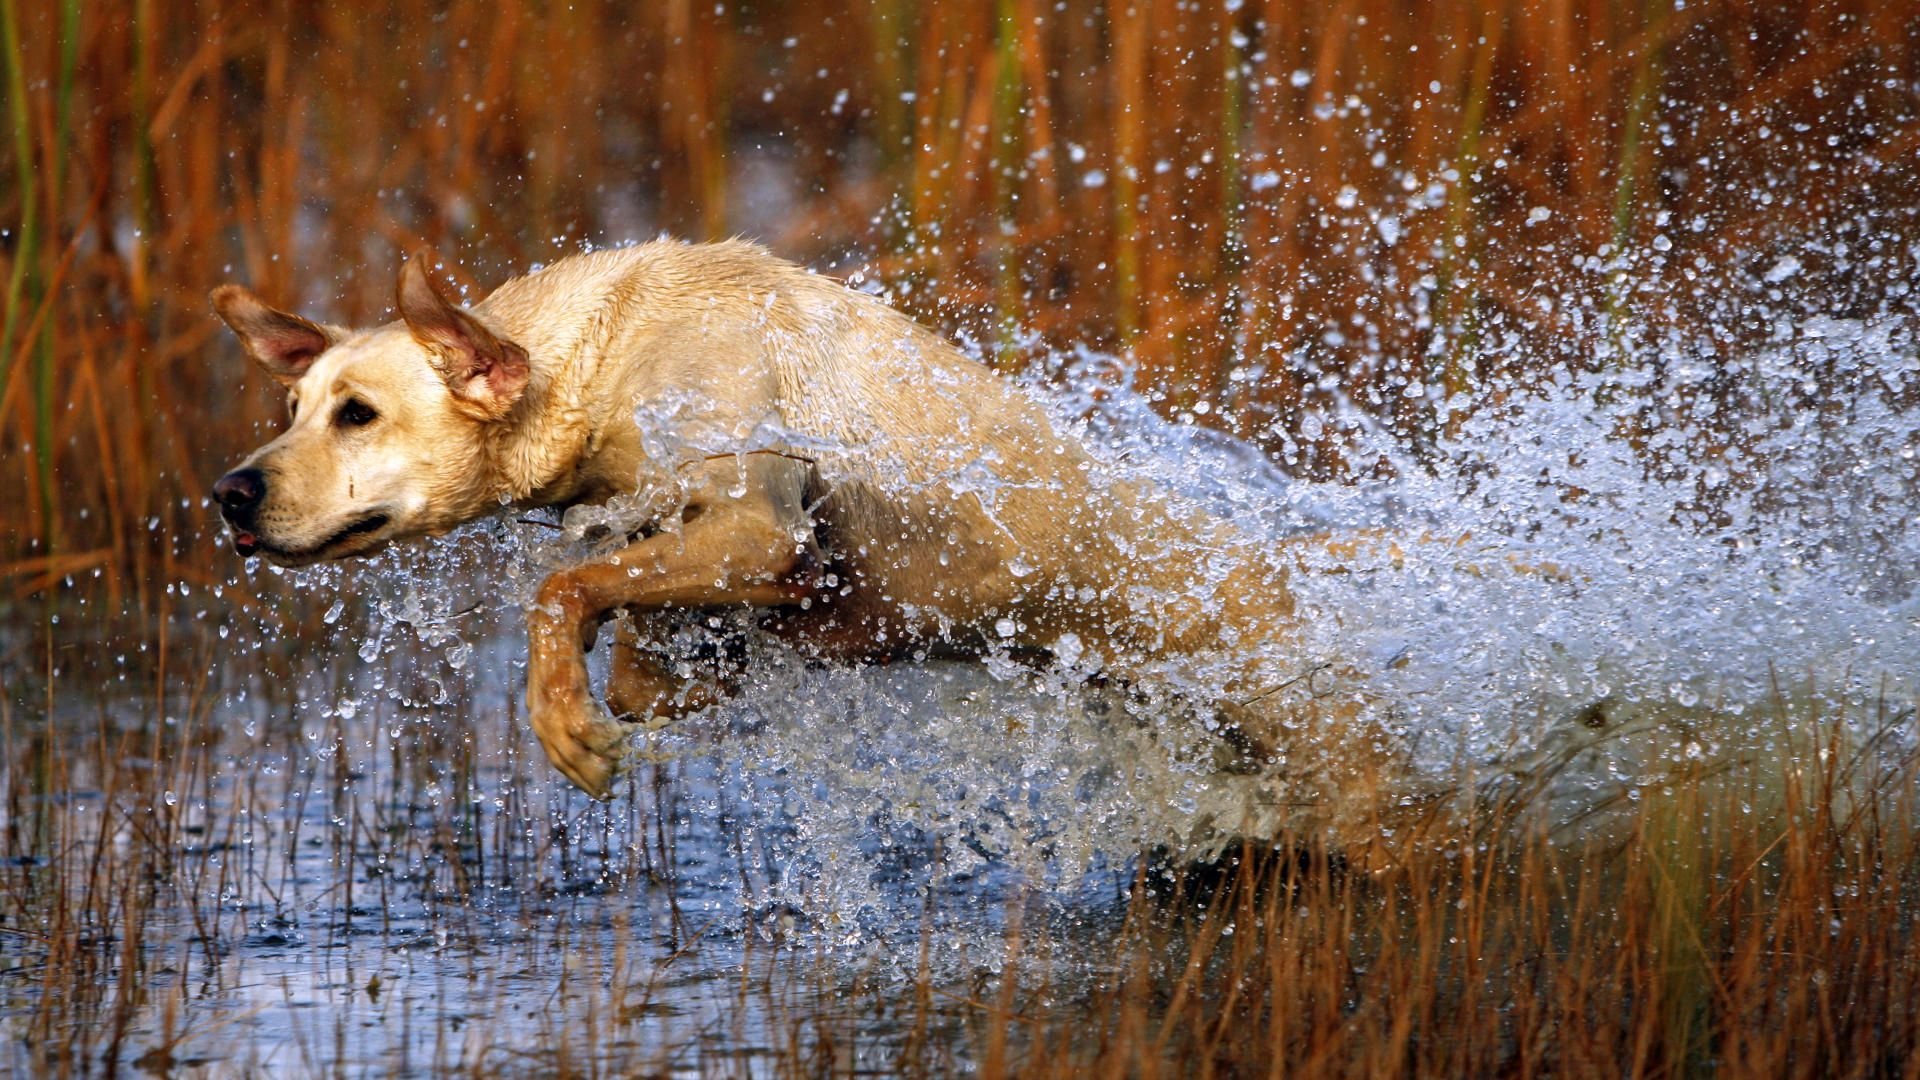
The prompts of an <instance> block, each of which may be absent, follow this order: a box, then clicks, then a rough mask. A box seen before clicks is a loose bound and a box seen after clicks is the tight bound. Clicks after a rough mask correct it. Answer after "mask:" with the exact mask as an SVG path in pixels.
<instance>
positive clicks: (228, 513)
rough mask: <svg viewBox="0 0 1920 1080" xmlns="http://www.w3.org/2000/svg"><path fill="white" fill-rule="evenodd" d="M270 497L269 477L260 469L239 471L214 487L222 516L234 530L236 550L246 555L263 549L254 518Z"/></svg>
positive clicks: (223, 478) (229, 474) (233, 472)
mask: <svg viewBox="0 0 1920 1080" xmlns="http://www.w3.org/2000/svg"><path fill="white" fill-rule="evenodd" d="M266 497H267V477H266V474H265V473H263V472H261V471H260V470H259V469H235V470H233V471H232V472H230V473H228V474H227V475H225V476H223V477H221V478H220V481H219V482H218V483H216V484H214V485H213V498H214V501H215V502H217V503H219V504H220V516H221V517H223V518H225V519H227V524H228V525H231V526H232V527H233V550H235V551H237V552H239V553H240V554H242V555H251V554H253V553H254V552H255V551H258V550H259V549H260V538H259V537H257V536H255V535H254V534H253V515H254V512H255V511H257V510H259V509H260V503H261V501H262V500H264V499H265V498H266Z"/></svg>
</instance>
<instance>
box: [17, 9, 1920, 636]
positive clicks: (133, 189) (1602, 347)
mask: <svg viewBox="0 0 1920 1080" xmlns="http://www.w3.org/2000/svg"><path fill="white" fill-rule="evenodd" d="M0 15H4V31H5V34H4V42H3V43H0V47H3V48H4V53H5V56H4V60H5V82H4V93H5V107H4V110H3V111H0V116H4V122H5V123H6V124H7V126H8V132H9V137H8V138H7V139H5V140H4V141H0V226H3V227H4V234H3V236H0V260H3V262H0V271H3V276H4V287H5V295H4V303H5V311H4V319H3V320H0V322H3V323H4V328H3V329H0V506H4V507H5V510H4V517H3V518H0V574H4V575H5V576H4V577H0V591H4V592H6V593H7V594H9V595H12V596H15V597H18V596H21V595H26V594H30V593H32V592H35V591H39V590H44V589H46V588H48V587H49V586H51V585H54V584H56V583H58V582H60V581H61V580H63V579H67V578H69V577H75V576H77V577H79V578H80V579H81V580H85V581H97V582H100V583H101V585H100V587H101V588H104V589H106V590H107V591H108V592H109V593H110V594H111V597H112V599H113V600H114V602H115V603H116V604H117V603H118V602H119V601H121V600H132V601H137V602H139V603H140V604H141V605H142V607H144V606H145V605H146V604H147V603H148V602H149V601H150V600H151V599H152V597H150V596H149V595H148V593H149V592H150V590H151V589H153V588H156V587H158V586H156V585H154V584H153V583H154V582H170V581H176V580H179V581H193V580H196V578H199V577H204V578H205V579H206V580H207V581H214V580H217V575H215V574H214V573H213V572H212V571H211V570H201V569H198V568H197V567H198V564H200V563H202V562H205V561H206V560H205V557H204V555H203V554H201V553H200V551H201V549H205V548H208V547H210V545H206V544H204V543H201V541H202V540H203V538H204V537H206V536H208V535H210V530H209V522H208V518H209V517H210V515H209V513H208V511H207V509H206V508H205V506H204V504H203V502H202V499H203V495H202V493H203V492H204V491H205V490H206V488H207V486H208V484H209V482H210V480H211V478H212V477H213V476H214V475H215V474H216V473H217V472H218V471H219V469H220V468H221V467H222V465H223V463H225V462H227V461H229V460H230V459H232V458H234V457H236V456H238V455H239V454H240V453H242V452H243V451H244V450H246V449H247V448H249V447H250V446H251V445H253V444H254V443H255V442H256V441H257V440H258V438H259V437H260V435H261V434H262V433H263V432H264V431H265V430H266V425H269V424H271V423H273V422H275V421H276V420H277V418H278V416H279V413H280V404H279V402H278V401H277V399H276V395H275V394H274V393H273V392H272V390H271V389H270V388H268V387H265V386H262V385H260V382H261V380H255V379H252V378H250V377H249V376H248V375H247V373H246V372H245V370H244V369H243V365H242V364H241V363H240V361H239V358H238V354H237V351H236V350H235V349H233V348H232V347H231V346H230V345H229V344H228V343H227V342H226V341H225V340H224V335H223V333H222V332H221V330H220V328H219V325H218V323H217V322H216V321H215V320H214V319H213V318H212V317H211V315H210V313H209V310H208V307H207V303H206V299H205V297H206V294H207V291H208V289H209V288H211V287H212V286H214V285H216V284H219V283H221V282H223V281H228V280H238V281H243V282H246V283H249V284H251V285H252V286H253V287H255V288H256V289H258V290H259V291H261V292H262V293H263V294H265V295H266V296H268V297H270V298H273V299H275V300H276V301H279V302H281V303H283V304H285V305H288V306H293V307H297V308H298V309H300V310H303V311H306V312H307V313H309V314H311V315H315V316H318V317H324V318H326V319H330V320H335V321H341V322H348V323H363V322H368V321H373V320H380V319H382V318H384V317H385V313H386V309H387V305H388V303H389V298H390V296H391V290H392V281H393V276H392V275H393V273H394V269H395V266H396V263H397V260H398V257H399V253H400V252H401V251H403V250H405V249H407V248H409V247H411V246H412V245H416V244H420V243H426V244H431V245H434V246H435V247H436V248H438V249H439V250H440V251H441V252H442V253H443V254H444V255H445V256H447V257H448V258H450V259H451V260H452V261H454V262H455V263H457V264H458V266H459V267H461V268H462V272H464V273H465V274H467V275H469V277H468V281H469V283H470V284H472V285H474V286H476V287H478V288H480V289H484V288H487V287H490V286H492V285H493V284H496V283H498V282H499V281H500V280H502V279H504V278H505V277H508V276H510V275H512V274H515V273H521V272H525V271H526V270H527V269H529V268H531V267H532V266H534V265H536V264H538V263H541V262H544V261H550V260H552V259H554V258H557V257H559V256H561V255H563V254H565V253H567V252H570V251H574V250H577V249H578V248H579V247H580V246H581V245H582V244H595V245H607V244H617V243H624V242H629V241H634V240H642V239H648V238H651V237H653V236H655V235H657V234H659V233H661V232H668V233H671V234H673V235H677V236H681V237H686V238H689V239H704V238H716V237H722V236H726V235H730V234H734V233H741V234H745V235H748V236H752V237H755V238H757V239H759V240H762V241H763V242H765V243H767V244H768V245H769V246H771V247H772V248H773V249H774V250H776V251H777V252H779V253H781V254H783V255H786V256H789V257H792V258H795V259H799V260H802V261H805V262H807V263H809V264H811V265H813V266H816V267H819V268H821V269H824V270H828V271H831V272H836V273H841V274H845V275H847V276H849V277H851V278H853V279H854V280H856V281H857V282H860V283H868V282H875V283H878V284H879V286H881V287H883V288H884V289H885V290H886V291H887V293H888V294H889V295H890V296H891V297H892V298H893V299H894V300H895V302H897V303H900V304H902V305H903V306H905V307H906V308H908V309H910V310H911V311H913V313H914V314H916V315H917V316H919V317H921V318H923V319H926V320H928V321H930V322H933V323H935V324H937V325H939V326H941V327H942V328H943V329H946V330H948V331H949V332H955V333H959V334H961V335H964V336H965V337H967V338H968V339H969V340H970V341H971V342H972V343H974V345H975V346H976V347H977V348H978V349H979V351H980V352H981V353H982V355H983V356H985V357H986V358H988V359H989V360H990V361H992V362H994V363H997V364H999V365H1001V366H1003V367H1006V368H1018V367H1022V366H1025V365H1027V364H1030V363H1031V362H1032V361H1033V359H1034V358H1035V357H1038V356H1041V355H1044V354H1045V353H1046V351H1047V350H1048V349H1049V348H1055V347H1060V346H1064V345H1072V344H1085V345H1089V346H1092V347H1096V348H1100V349H1112V350H1121V351H1125V352H1127V353H1129V354H1130V355H1131V357H1132V358H1133V360H1134V362H1135V364H1136V365H1137V376H1136V377H1137V379H1138V381H1139V382H1140V383H1141V384H1142V385H1143V386H1144V387H1145V388H1147V389H1148V390H1149V391H1151V392H1152V393H1153V394H1154V395H1155V397H1156V400H1157V401H1158V402H1159V403H1160V404H1161V406H1162V407H1164V409H1165V410H1166V411H1167V412H1168V413H1169V414H1173V415H1180V416H1183V417H1187V418H1192V419H1195V420H1197V421H1198V422H1201V423H1206V424H1210V425H1214V426H1219V427H1222V428H1225V429H1227V430H1230V431H1233V432H1235V433H1237V434H1239V435H1242V436H1245V437H1249V438H1253V439H1255V440H1258V441H1259V442H1260V443H1261V444H1262V445H1263V446H1265V447H1266V448H1267V449H1268V450H1270V451H1271V452H1273V453H1274V454H1275V455H1276V457H1277V458H1278V459H1279V460H1281V461H1282V462H1283V463H1284V464H1286V465H1287V466H1288V467H1290V468H1292V469H1294V470H1296V471H1298V472H1302V473H1306V474H1312V475H1337V474H1339V473H1340V472H1342V471H1351V470H1353V469H1355V468H1364V467H1365V466H1366V464H1367V463H1365V462H1350V461H1343V460H1341V458H1340V456H1339V454H1338V448H1337V446H1336V445H1335V440H1334V437H1333V436H1332V435H1330V434H1328V429H1326V428H1324V427H1323V426H1322V425H1321V423H1320V422H1319V421H1318V420H1317V419H1315V417H1316V416H1318V415H1319V412H1318V411H1317V410H1322V409H1324V408H1326V407H1329V406H1330V405H1337V406H1339V407H1342V408H1354V409H1360V410H1368V411H1371V412H1372V413H1373V414H1375V415H1378V416H1380V417H1382V418H1383V419H1384V420H1385V421H1386V422H1387V423H1388V424H1389V425H1391V427H1392V428H1393V430H1395V431H1396V432H1397V433H1399V434H1400V435H1402V436H1403V437H1405V438H1406V439H1408V440H1409V441H1410V442H1412V443H1413V444H1415V445H1416V446H1417V444H1418V443H1419V442H1420V441H1421V440H1422V439H1423V438H1429V437H1430V436H1431V434H1432V432H1433V430H1434V429H1435V426H1436V424H1441V423H1443V422H1444V421H1443V418H1444V417H1445V416H1446V415H1447V410H1446V408H1445V403H1446V402H1449V401H1458V400H1462V399H1460V398H1458V395H1459V394H1461V393H1466V394H1469V395H1470V396H1471V397H1473V398H1475V399H1478V400H1489V399H1492V398H1497V394H1498V391H1499V390H1500V389H1501V388H1503V387H1506V386H1510V385H1513V384H1514V383H1515V381H1516V380H1524V379H1525V378H1527V377H1528V375H1529V374H1530V373H1532V372H1537V371H1539V370H1542V369H1544V368H1546V367H1551V366H1555V365H1567V364H1571V365H1574V366H1577V367H1579V368H1582V369H1586V370H1606V369H1608V368H1609V367H1610V366H1617V367H1620V368H1622V369H1625V368H1627V367H1629V366H1630V365H1633V364H1640V363H1654V362H1658V359H1659V358H1658V356H1657V355H1656V354H1657V352H1658V349H1657V342H1658V340H1659V338H1658V329H1659V327H1660V326H1661V325H1663V324H1667V325H1675V324H1688V325H1692V326H1695V327H1697V326H1699V325H1701V323H1702V322H1703V321H1705V322H1708V323H1710V324H1711V325H1712V326H1713V327H1714V334H1713V335H1712V340H1714V341H1716V342H1720V343H1723V344H1724V347H1725V348H1727V349H1729V350H1735V349H1739V348H1742V347H1743V345H1745V344H1747V343H1750V342H1751V341H1752V340H1753V339H1754V338H1755V337H1756V336H1764V335H1765V334H1766V333H1768V327H1767V326H1766V325H1765V323H1766V320H1767V318H1769V316H1765V315H1764V313H1762V312H1761V310H1760V308H1759V307H1754V306H1750V305H1749V304H1747V303H1746V300H1747V299H1749V298H1753V297H1756V296H1761V295H1764V294H1767V293H1769V292H1772V293H1774V294H1775V298H1776V299H1777V293H1778V290H1780V289H1782V288H1798V289H1802V290H1805V291H1806V292H1808V293H1810V294H1814V295H1818V296H1820V297H1821V300H1820V305H1819V306H1820V308H1821V309H1822V310H1828V311H1832V312H1833V313H1836V314H1841V315H1865V314H1872V313H1873V312H1875V311H1878V310H1881V309H1884V308H1885V307H1887V306H1888V305H1890V304H1900V303H1904V302H1907V295H1906V294H1907V290H1908V288H1909V286H1908V285H1907V282H1908V281H1909V280H1911V279H1912V278H1913V277H1914V276H1915V274H1916V264H1915V262H1914V257H1913V255H1912V253H1911V250H1908V251H1905V252H1902V251H1899V250H1897V247H1898V245H1902V244H1906V245H1911V244H1912V242H1913V238H1914V237H1915V236H1916V235H1917V234H1920V230H1916V227H1915V218H1916V214H1917V213H1920V209H1917V207H1920V199H1917V198H1916V195H1915V192H1916V190H1920V189H1917V188H1916V187H1915V184H1916V182H1917V181H1920V59H1917V58H1920V12H1917V11H1916V6H1915V5H1914V4H1912V3H1909V2H1903V0H1835V2H1819V0H1809V2H1804V3H1780V2H1776V0H1684V2H1676V0H1507V2H1485V3H1479V2H1469V0H1423V2H1412V3H1407V2H1402V0H1335V2H1329V3H1326V4H1322V5H1302V4H1296V3H1292V2H1290V0H1267V2H1264V3H1263V2H1261V0H1124V2H1123V0H1112V2H1108V3H1104V4H1103V3H1096V2H1080V0H1073V2H1063V3H1057V4H1049V3H1044V2H1042V0H995V2H993V3H986V2H979V0H869V2H865V3H860V2H854V3H845V4H840V3H815V2H790V3H777V4H776V3H751V2H749V3H737V2H733V0H721V2H717V3H716V2H701V3H694V2H691V0H661V2H657V3H644V4H632V3H615V2H600V0H581V2H575V3H569V4H561V3H552V4H543V3H527V2H519V0H505V2H499V3H473V2H455V3H450V4H427V3H419V2H414V0H397V2H394V3H389V4H385V5H353V4H337V3H316V2H304V0H284V2H276V3H231V4H222V3H211V2H194V3H187V2H177V0H130V2H122V3H114V4H97V5H96V4H81V3H79V2H78V0H0ZM1889 245H1894V246H1895V247H1894V248H1889ZM1783 260H1788V261H1786V262H1783ZM1783 266H1786V267H1788V270H1789V271H1790V272H1788V273H1783V272H1782V270H1781V268H1782V267H1783ZM476 295H478V294H476ZM1691 337H1692V339H1693V340H1694V341H1695V343H1696V344H1695V345H1694V346H1692V347H1693V348H1696V349H1697V348H1698V345H1697V342H1698V341H1699V340H1701V339H1702V337H1703V336H1702V335H1698V334H1695V335H1692V336H1691ZM1642 350H1645V352H1644V354H1643V351H1642ZM1695 359H1703V358H1699V357H1696V358H1695ZM1704 359H1707V360H1709V361H1710V360H1711V359H1712V358H1711V357H1706V358H1704ZM162 564H164V565H162Z"/></svg>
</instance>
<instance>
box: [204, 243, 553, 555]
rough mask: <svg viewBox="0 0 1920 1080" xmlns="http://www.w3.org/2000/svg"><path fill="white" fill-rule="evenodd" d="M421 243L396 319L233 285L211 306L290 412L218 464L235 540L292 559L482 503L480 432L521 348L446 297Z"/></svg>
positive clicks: (444, 521)
mask: <svg viewBox="0 0 1920 1080" xmlns="http://www.w3.org/2000/svg"><path fill="white" fill-rule="evenodd" d="M430 261H431V255H430V254H429V253H428V252H425V251H422V252H419V253H417V254H415V255H414V257H413V258H412V259H409V260H408V261H407V262H406V263H405V264H404V265H403V266H402V267H401V268H400V283H399V289H398V306H399V310H400V316H401V318H400V320H399V321H398V322H394V323H389V324H387V325H385V326H381V327H376V328H374V329H372V330H361V331H349V330H345V329H341V328H338V327H331V326H322V325H320V324H317V323H313V322H309V321H307V320H306V319H303V318H301V317H299V316H298V315H291V314H288V313H287V312H284V311H276V310H274V309H273V308H271V307H269V306H267V305H266V304H265V303H262V302H261V300H260V299H259V298H258V297H256V296H254V295H253V294H252V293H251V292H248V291H247V290H246V289H244V288H242V287H241V286H238V285H223V286H221V287H220V288H218V289H215V290H214V291H213V307H214V310H215V311H216V312H218V313H219V315H220V318H222V319H223V320H225V321H226V324H227V325H228V326H230V327H232V328H233V332H234V333H236V334H238V335H239V336H240V343H241V345H242V346H243V347H244V348H245V350H246V353H247V355H248V356H249V357H251V358H252V359H253V361H254V362H255V363H257V364H259V365H260V367H262V368H263V369H265V370H266V372H267V374H268V375H271V376H272V377H273V378H274V379H275V380H276V381H277V382H279V383H280V384H281V385H282V386H285V387H286V388H287V391H288V394H287V406H288V412H289V415H290V422H289V424H288V426H287V429H286V431H284V432H282V433H281V434H280V436H279V438H276V439H274V440H273V441H272V442H270V443H268V444H267V445H265V446H263V447H261V448H260V449H259V450H257V451H255V452H254V453H253V454H252V455H251V456H249V457H248V458H247V459H246V460H245V461H243V462H241V463H240V465H239V467H237V468H235V469H234V470H233V471H232V472H229V473H227V474H226V475H225V476H223V477H221V478H220V481H219V483H217V484H215V485H214V488H213V496H214V499H215V500H216V501H217V502H218V503H219V504H220V513H221V516H223V517H224V518H226V520H227V524H228V525H229V526H230V527H231V528H232V530H233V546H234V550H236V551H238V552H239V553H240V554H242V555H252V554H254V553H256V552H258V553H260V554H263V555H265V556H266V557H267V558H269V559H271V560H273V561H274V562H276V563H280V564H282V565H286V566H298V565H304V564H306V563H312V562H318V561H321V560H323V559H338V558H344V557H346V556H349V555H364V554H367V553H369V552H371V551H374V550H377V549H379V548H381V547H384V546H385V545H386V544H388V543H389V542H391V541H393V540H397V539H402V538H404V537H409V536H419V535H422V534H427V533H435V532H442V531H445V530H447V529H449V528H452V527H453V526H455V525H458V524H460V523H461V522H463V521H467V520H470V519H472V518H474V517H476V516H479V514H481V513H484V512H485V509H486V508H487V507H488V506H489V505H490V500H491V495H490V493H489V492H488V491H487V490H486V485H487V484H488V476H487V468H486V464H485V458H486V455H485V453H484V449H485V446H486V444H487V442H488V438H489V434H490V432H492V431H494V430H497V426H498V425H502V424H509V423H512V422H513V419H514V414H515V406H516V405H517V404H518V403H519V401H520V399H521V397H522V395H523V394H524V392H525V390H526V386H527V380H528V375H529V371H530V365H529V364H528V361H527V354H526V351H525V350H523V349H521V348H520V347H519V346H518V345H515V344H513V343H512V342H510V341H507V340H506V339H504V338H503V337H500V336H498V335H497V334H495V333H494V332H492V331H490V330H489V329H488V328H487V327H486V326H485V325H483V324H482V322H481V321H480V319H479V318H477V317H476V316H475V315H474V314H473V313H471V312H468V311H465V310H463V309H461V308H459V307H456V306H455V305H453V304H452V303H450V302H449V301H448V300H447V299H446V297H445V296H443V295H442V294H441V292H440V290H439V288H438V287H437V286H435V285H434V283H433V279H432V277H431V276H430V275H429V273H428V270H427V264H428V263H429V262H430Z"/></svg>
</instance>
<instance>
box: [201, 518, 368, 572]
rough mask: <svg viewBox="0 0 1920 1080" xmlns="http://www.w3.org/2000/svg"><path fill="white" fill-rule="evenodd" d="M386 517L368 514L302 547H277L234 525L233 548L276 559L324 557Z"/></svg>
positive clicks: (294, 560)
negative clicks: (315, 542)
mask: <svg viewBox="0 0 1920 1080" xmlns="http://www.w3.org/2000/svg"><path fill="white" fill-rule="evenodd" d="M387 521H388V518H387V515H385V514H368V515H367V516H366V517H363V518H360V519H359V520H357V521H354V522H352V523H350V524H348V525H347V526H346V527H345V528H343V529H341V530H340V531H338V532H336V533H334V534H333V535H332V536H329V537H327V538H326V539H325V540H322V541H320V542H319V543H318V544H315V545H313V546H311V547H306V548H283V547H279V546H276V545H274V544H269V543H267V542H266V541H265V540H262V539H261V538H260V536H259V534H258V533H254V532H250V531H248V530H246V529H235V530H233V550H234V551H236V552H239V553H240V555H241V556H243V557H245V556H252V555H265V556H267V557H268V558H269V559H272V560H273V561H275V562H279V563H305V562H318V561H319V560H321V559H324V558H327V556H328V553H329V552H332V551H334V550H335V549H337V548H341V547H345V546H346V545H347V544H348V543H350V542H351V541H352V540H354V539H355V538H356V537H361V536H367V535H369V534H371V533H377V532H379V531H380V530H381V529H384V528H386V527H387Z"/></svg>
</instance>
